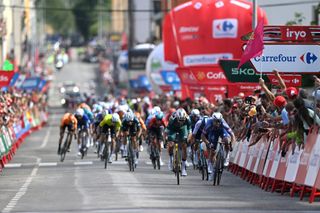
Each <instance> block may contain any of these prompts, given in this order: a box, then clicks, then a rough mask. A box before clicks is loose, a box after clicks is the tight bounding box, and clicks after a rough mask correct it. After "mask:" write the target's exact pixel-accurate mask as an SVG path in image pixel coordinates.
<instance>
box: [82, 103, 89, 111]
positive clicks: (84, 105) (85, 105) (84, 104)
mask: <svg viewBox="0 0 320 213" xmlns="http://www.w3.org/2000/svg"><path fill="white" fill-rule="evenodd" d="M79 108H81V109H87V110H89V111H91V108H90V107H89V106H88V104H86V103H81V104H80V105H79Z"/></svg>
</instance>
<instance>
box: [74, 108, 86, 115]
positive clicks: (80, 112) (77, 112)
mask: <svg viewBox="0 0 320 213" xmlns="http://www.w3.org/2000/svg"><path fill="white" fill-rule="evenodd" d="M75 115H76V116H81V117H83V115H84V110H83V109H81V108H79V109H77V110H76V113H75Z"/></svg>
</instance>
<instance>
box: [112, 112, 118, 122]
mask: <svg viewBox="0 0 320 213" xmlns="http://www.w3.org/2000/svg"><path fill="white" fill-rule="evenodd" d="M119 120H120V116H119V115H118V113H113V114H112V118H111V121H112V122H113V123H116V122H119Z"/></svg>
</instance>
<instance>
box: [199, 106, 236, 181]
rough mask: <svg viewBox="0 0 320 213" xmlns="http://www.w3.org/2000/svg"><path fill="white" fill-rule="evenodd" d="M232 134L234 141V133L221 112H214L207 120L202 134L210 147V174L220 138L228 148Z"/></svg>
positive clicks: (202, 137) (203, 139)
mask: <svg viewBox="0 0 320 213" xmlns="http://www.w3.org/2000/svg"><path fill="white" fill-rule="evenodd" d="M230 136H231V137H232V141H233V140H234V134H233V132H232V130H231V128H230V127H229V125H228V124H227V123H226V122H225V121H224V119H223V117H222V114H221V113H220V112H214V113H213V114H212V117H211V118H210V119H209V120H208V121H207V124H206V126H205V127H204V129H203V131H202V135H201V139H202V141H203V142H204V143H206V144H207V146H208V147H209V161H208V172H209V174H210V173H212V171H213V163H214V161H215V160H214V159H215V154H216V152H215V150H216V148H217V145H218V140H219V138H221V139H222V142H223V143H224V144H225V146H226V148H227V145H228V142H229V138H230ZM226 151H227V150H226ZM210 179H212V175H210Z"/></svg>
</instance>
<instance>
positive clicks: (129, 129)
mask: <svg viewBox="0 0 320 213" xmlns="http://www.w3.org/2000/svg"><path fill="white" fill-rule="evenodd" d="M122 131H123V132H129V135H130V136H131V137H133V136H137V134H138V126H137V125H131V126H129V125H126V126H122Z"/></svg>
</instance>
